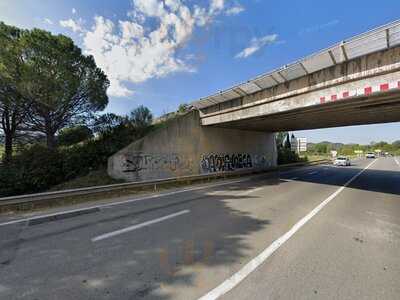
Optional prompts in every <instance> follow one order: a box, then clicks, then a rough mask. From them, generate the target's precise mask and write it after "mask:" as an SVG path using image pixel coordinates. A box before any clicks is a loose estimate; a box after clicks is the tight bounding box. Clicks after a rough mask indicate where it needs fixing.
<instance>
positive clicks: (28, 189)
mask: <svg viewBox="0 0 400 300" xmlns="http://www.w3.org/2000/svg"><path fill="white" fill-rule="evenodd" d="M0 174H1V175H0V195H1V196H11V195H16V194H25V193H36V192H41V191H43V190H46V189H47V188H49V187H50V186H52V185H56V184H59V183H60V182H62V181H63V180H64V172H63V161H62V156H61V153H60V152H58V151H56V150H49V149H48V148H46V147H44V146H41V145H39V144H37V145H34V146H31V147H29V148H26V149H24V150H22V151H21V152H20V153H18V154H17V155H16V156H15V157H14V158H13V160H12V161H11V163H10V164H8V165H7V166H3V167H2V168H1V170H0Z"/></svg>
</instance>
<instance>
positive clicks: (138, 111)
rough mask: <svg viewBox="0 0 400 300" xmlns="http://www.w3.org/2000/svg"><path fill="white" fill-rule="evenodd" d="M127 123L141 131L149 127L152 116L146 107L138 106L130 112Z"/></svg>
mask: <svg viewBox="0 0 400 300" xmlns="http://www.w3.org/2000/svg"><path fill="white" fill-rule="evenodd" d="M129 121H130V122H131V124H132V125H133V126H134V127H135V128H137V129H138V130H142V129H144V128H146V127H148V126H150V125H151V123H152V122H153V115H152V113H151V111H150V110H149V109H148V108H147V107H145V106H143V105H140V106H139V107H137V108H135V109H134V110H133V111H132V112H131V114H130V117H129Z"/></svg>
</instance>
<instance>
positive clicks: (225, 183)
mask: <svg viewBox="0 0 400 300" xmlns="http://www.w3.org/2000/svg"><path fill="white" fill-rule="evenodd" d="M248 180H251V177H250V178H244V179H239V180H234V181H229V182H222V183H216V184H210V185H206V186H200V187H194V188H188V189H183V190H178V191H173V192H169V193H163V194H155V195H150V196H145V197H142V198H135V199H130V200H125V201H119V202H114V203H108V204H100V205H95V206H89V207H84V208H78V209H72V210H66V211H61V212H57V213H53V214H46V215H40V216H35V217H31V218H24V219H19V220H13V221H9V222H5V223H0V227H1V226H7V225H13V224H18V223H24V222H28V221H33V220H37V219H42V218H47V217H55V216H62V215H65V214H70V213H74V212H79V211H85V210H91V209H96V208H99V209H101V208H108V207H113V206H117V205H124V204H128V203H133V202H138V201H143V200H150V199H154V198H160V197H166V196H172V195H176V194H180V193H185V192H191V191H197V190H204V189H208V188H213V187H219V186H224V185H229V184H236V183H241V182H245V181H248Z"/></svg>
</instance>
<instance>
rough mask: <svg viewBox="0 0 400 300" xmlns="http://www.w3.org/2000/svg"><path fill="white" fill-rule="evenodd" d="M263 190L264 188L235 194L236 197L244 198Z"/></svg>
mask: <svg viewBox="0 0 400 300" xmlns="http://www.w3.org/2000/svg"><path fill="white" fill-rule="evenodd" d="M263 188H264V187H258V188H255V189H251V190H248V191H244V192H242V193H239V194H237V196H246V195H250V194H252V193H255V192H258V191H261V190H262V189H263Z"/></svg>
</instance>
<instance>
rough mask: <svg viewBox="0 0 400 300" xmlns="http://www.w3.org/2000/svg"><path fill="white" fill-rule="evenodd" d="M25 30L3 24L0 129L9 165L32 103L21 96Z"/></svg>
mask: <svg viewBox="0 0 400 300" xmlns="http://www.w3.org/2000/svg"><path fill="white" fill-rule="evenodd" d="M23 34H25V32H24V31H22V30H20V29H18V28H16V27H13V26H7V25H5V24H4V23H2V22H0V45H1V46H0V129H1V130H2V131H3V134H4V148H5V155H4V161H5V162H9V161H10V160H11V156H12V147H13V144H14V142H15V139H16V138H17V137H18V131H19V130H20V129H21V126H22V123H23V122H24V120H25V118H26V115H27V110H28V108H29V107H30V102H29V101H27V99H26V98H24V96H23V95H22V93H21V89H22V87H23V84H24V83H23V80H22V78H21V77H22V76H21V74H22V72H23V64H24V50H23V47H22V46H21V38H22V36H23Z"/></svg>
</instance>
